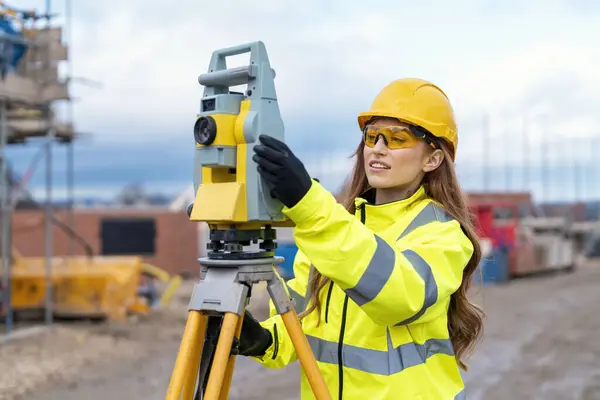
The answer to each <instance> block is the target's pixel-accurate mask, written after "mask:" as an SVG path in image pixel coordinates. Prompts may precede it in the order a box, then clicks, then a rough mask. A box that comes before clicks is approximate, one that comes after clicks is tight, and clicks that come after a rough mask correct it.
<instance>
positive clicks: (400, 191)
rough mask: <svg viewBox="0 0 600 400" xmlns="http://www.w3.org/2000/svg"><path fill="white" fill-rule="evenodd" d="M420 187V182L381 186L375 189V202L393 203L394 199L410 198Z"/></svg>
mask: <svg viewBox="0 0 600 400" xmlns="http://www.w3.org/2000/svg"><path fill="white" fill-rule="evenodd" d="M418 189H419V182H417V183H411V184H409V185H406V186H396V187H393V188H380V189H376V190H375V204H384V203H392V202H394V201H399V200H404V199H408V198H409V197H410V196H412V195H413V194H415V192H416V191H417V190H418Z"/></svg>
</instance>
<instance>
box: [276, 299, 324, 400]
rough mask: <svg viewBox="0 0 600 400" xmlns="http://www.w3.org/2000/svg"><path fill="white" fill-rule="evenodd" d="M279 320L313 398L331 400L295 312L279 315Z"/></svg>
mask: <svg viewBox="0 0 600 400" xmlns="http://www.w3.org/2000/svg"><path fill="white" fill-rule="evenodd" d="M281 318H282V319H283V323H284V325H285V329H286V330H287V332H288V334H289V335H290V338H291V339H292V343H293V344H294V347H295V349H296V354H297V355H298V359H299V360H300V365H302V369H304V372H305V373H306V378H307V379H308V382H309V383H310V387H311V388H312V391H313V393H314V395H315V397H316V398H317V400H325V399H328V400H331V395H330V394H329V390H327V385H326V384H325V380H324V379H323V375H321V371H320V370H319V367H318V365H317V360H315V356H314V354H313V353H312V349H311V348H310V344H309V343H308V340H307V339H306V336H305V335H304V332H303V331H302V326H301V325H300V321H299V320H298V317H297V315H296V311H294V309H291V310H290V311H288V312H285V313H283V314H281Z"/></svg>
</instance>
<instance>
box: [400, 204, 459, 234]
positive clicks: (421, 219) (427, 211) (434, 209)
mask: <svg viewBox="0 0 600 400" xmlns="http://www.w3.org/2000/svg"><path fill="white" fill-rule="evenodd" d="M452 220H454V218H452V216H450V215H448V214H447V213H446V211H444V209H443V208H442V207H440V206H438V205H437V204H435V203H429V204H427V205H426V206H425V208H423V209H422V210H421V212H420V213H419V214H418V215H417V216H416V217H415V219H413V220H412V221H411V223H410V224H408V226H407V227H406V229H404V232H402V234H401V235H400V236H399V237H398V240H400V239H402V238H403V237H404V236H406V235H408V234H409V233H411V232H412V231H414V230H415V229H417V228H419V227H421V226H423V225H427V224H429V223H431V222H434V221H439V222H449V221H452Z"/></svg>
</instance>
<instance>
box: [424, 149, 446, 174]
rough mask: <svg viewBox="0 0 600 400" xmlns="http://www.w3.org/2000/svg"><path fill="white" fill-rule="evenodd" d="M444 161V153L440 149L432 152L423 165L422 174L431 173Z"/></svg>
mask: <svg viewBox="0 0 600 400" xmlns="http://www.w3.org/2000/svg"><path fill="white" fill-rule="evenodd" d="M443 161H444V152H443V151H442V150H440V149H436V150H434V151H433V152H432V153H431V154H429V155H428V156H427V158H426V159H425V163H424V164H423V172H431V171H433V170H435V169H437V167H439V166H440V165H441V164H442V162H443Z"/></svg>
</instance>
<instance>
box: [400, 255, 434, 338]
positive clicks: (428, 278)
mask: <svg viewBox="0 0 600 400" xmlns="http://www.w3.org/2000/svg"><path fill="white" fill-rule="evenodd" d="M402 254H403V255H404V257H406V259H407V260H408V262H410V264H411V265H412V266H413V268H414V269H415V270H416V271H417V273H418V274H419V276H420V277H421V279H423V283H424V285H425V299H424V300H423V306H422V307H421V309H420V310H419V312H417V313H416V314H415V315H413V316H412V317H410V318H407V319H405V320H404V321H402V322H398V323H397V324H396V326H398V325H406V324H410V323H411V322H413V321H415V320H417V319H418V318H421V316H422V315H423V314H425V311H427V309H428V308H429V307H431V306H432V305H434V304H435V302H436V301H437V299H438V288H437V283H436V282H435V278H434V276H433V272H432V271H431V266H430V265H429V264H428V263H427V261H425V260H423V258H422V257H421V256H420V255H418V254H417V253H416V252H414V251H413V250H404V251H403V252H402Z"/></svg>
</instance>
